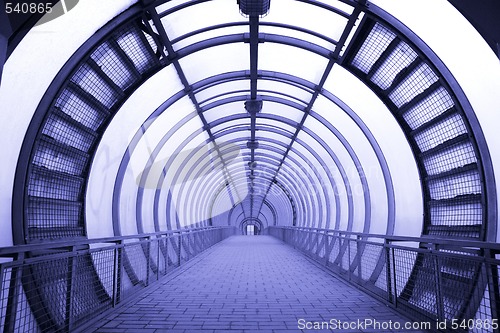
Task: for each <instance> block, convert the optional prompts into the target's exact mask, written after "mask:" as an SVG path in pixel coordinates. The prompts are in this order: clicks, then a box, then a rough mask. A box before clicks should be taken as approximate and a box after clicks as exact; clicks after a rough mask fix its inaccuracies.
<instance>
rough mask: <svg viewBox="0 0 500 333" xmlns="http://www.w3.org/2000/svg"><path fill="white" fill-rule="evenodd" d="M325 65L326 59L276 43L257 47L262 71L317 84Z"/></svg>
mask: <svg viewBox="0 0 500 333" xmlns="http://www.w3.org/2000/svg"><path fill="white" fill-rule="evenodd" d="M284 55H286V58H284ZM327 64H328V59H326V58H323V57H321V56H319V55H317V54H315V53H311V52H309V51H306V50H303V49H300V48H298V47H292V46H288V45H282V44H276V43H264V44H260V45H259V67H260V69H262V70H269V71H273V72H280V73H286V74H291V75H294V76H296V77H298V78H301V79H305V80H308V81H310V82H312V83H316V84H317V83H319V81H320V79H321V77H322V75H323V73H324V71H325V69H326V66H327Z"/></svg>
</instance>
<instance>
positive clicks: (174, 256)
mask: <svg viewBox="0 0 500 333" xmlns="http://www.w3.org/2000/svg"><path fill="white" fill-rule="evenodd" d="M234 233H235V228H234V227H206V228H196V229H182V230H176V231H168V232H158V233H151V234H141V235H135V236H122V237H111V238H101V239H91V240H74V241H64V242H53V243H42V244H30V245H21V246H15V247H8V248H0V331H3V332H74V331H77V330H81V329H83V328H85V327H88V325H89V324H90V323H92V322H93V321H95V318H96V317H98V315H99V314H102V313H104V312H105V311H107V310H110V309H112V308H113V307H115V306H117V304H119V303H121V302H123V301H124V300H126V299H129V298H130V297H131V296H132V295H133V294H135V293H136V292H138V291H140V290H141V289H143V288H145V287H146V286H148V285H150V284H152V283H154V282H155V281H158V280H159V279H160V278H161V277H163V276H165V275H166V274H168V273H169V272H171V271H172V270H173V269H174V268H176V267H179V266H181V265H182V264H183V263H185V262H186V261H188V260H190V259H191V258H193V257H194V256H196V255H198V254H199V253H200V252H202V251H204V250H206V249H207V248H209V247H211V246H212V245H214V244H216V243H218V242H220V241H221V240H223V239H225V238H227V237H229V236H230V235H233V234H234Z"/></svg>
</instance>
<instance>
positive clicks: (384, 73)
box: [371, 42, 417, 90]
mask: <svg viewBox="0 0 500 333" xmlns="http://www.w3.org/2000/svg"><path fill="white" fill-rule="evenodd" d="M416 58H417V53H416V52H415V51H413V49H412V48H411V47H410V46H409V45H408V44H406V43H405V42H400V43H399V44H398V45H397V46H396V48H395V49H394V50H393V51H392V52H391V54H390V55H389V56H388V58H387V59H386V60H385V61H384V62H383V64H382V65H381V66H380V68H379V69H378V70H377V71H376V72H375V74H373V76H372V78H371V81H372V82H373V83H375V84H376V85H377V86H379V87H380V88H381V89H383V90H386V89H387V88H389V87H390V86H391V84H392V82H393V81H394V79H395V78H396V76H397V75H398V74H399V73H400V72H401V71H402V70H403V69H405V68H406V67H407V66H409V65H410V64H411V63H412V62H413V61H414V60H415V59H416Z"/></svg>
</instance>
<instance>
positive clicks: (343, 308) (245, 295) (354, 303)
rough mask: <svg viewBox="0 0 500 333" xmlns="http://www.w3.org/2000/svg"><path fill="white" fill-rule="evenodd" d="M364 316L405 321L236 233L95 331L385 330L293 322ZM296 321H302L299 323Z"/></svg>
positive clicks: (304, 262) (307, 264)
mask: <svg viewBox="0 0 500 333" xmlns="http://www.w3.org/2000/svg"><path fill="white" fill-rule="evenodd" d="M367 318H371V319H375V320H377V321H379V322H388V321H389V320H392V321H393V322H395V321H397V322H400V323H405V322H408V319H406V318H404V317H402V316H400V315H398V314H396V313H395V312H394V311H393V310H392V309H391V308H389V307H387V306H385V305H384V304H382V303H380V302H378V301H377V300H375V299H373V298H371V297H370V296H368V295H366V294H364V293H363V292H361V291H359V290H358V289H356V288H354V287H351V286H349V285H347V284H346V283H345V282H344V281H342V280H340V279H338V278H336V277H334V276H332V275H330V274H329V273H328V272H326V271H324V270H323V269H321V268H320V267H318V266H317V265H315V264H314V263H312V262H311V261H310V260H309V259H307V258H306V257H305V256H304V255H302V254H301V253H299V252H297V251H296V250H294V249H292V248H291V247H289V246H287V245H285V244H283V243H282V242H280V241H278V240H277V239H275V238H272V237H270V236H234V237H231V238H229V239H227V240H225V241H223V242H222V243H219V244H217V245H215V246H214V247H212V248H210V249H209V250H207V251H206V252H204V253H202V254H201V255H199V256H198V257H196V258H194V259H193V260H192V262H189V263H188V264H187V265H186V266H185V267H184V268H181V269H180V270H179V271H178V272H177V273H173V274H172V275H171V276H167V278H166V279H165V280H163V281H161V282H159V283H158V284H156V285H154V286H152V287H151V288H150V289H147V290H145V292H144V294H141V295H140V296H139V297H136V298H135V299H134V300H132V301H130V302H129V303H127V304H124V305H123V306H122V307H120V308H118V309H117V311H115V312H114V313H112V314H110V315H108V316H106V317H105V318H104V319H103V320H102V321H100V327H98V326H94V330H95V332H113V333H118V332H141V333H143V332H155V333H160V332H169V333H177V332H186V333H191V332H193V333H195V332H203V333H218V332H232V333H235V332H244V333H251V332H261V333H268V332H269V333H270V332H273V333H274V332H279V333H285V332H383V331H382V330H379V329H378V330H376V329H363V330H362V329H352V330H336V329H334V330H331V331H330V330H307V329H304V330H300V329H299V324H300V323H304V324H305V321H307V322H325V321H330V320H331V319H336V320H341V321H345V322H354V321H356V320H357V319H359V320H361V321H364V320H365V319H367ZM301 319H302V320H304V322H300V321H299V320H301ZM311 324H312V323H311ZM330 328H334V326H331V327H330ZM385 332H391V331H390V330H388V331H387V330H386V331H385ZM398 332H404V331H403V330H401V331H398Z"/></svg>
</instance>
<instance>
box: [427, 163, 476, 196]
mask: <svg viewBox="0 0 500 333" xmlns="http://www.w3.org/2000/svg"><path fill="white" fill-rule="evenodd" d="M428 185H429V191H430V194H431V198H432V199H434V200H441V199H449V198H455V197H459V196H463V195H467V194H480V193H481V177H480V176H479V173H478V172H477V171H476V170H471V171H467V172H463V173H457V174H452V175H449V176H447V177H443V178H438V179H432V180H430V181H429V182H428Z"/></svg>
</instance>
